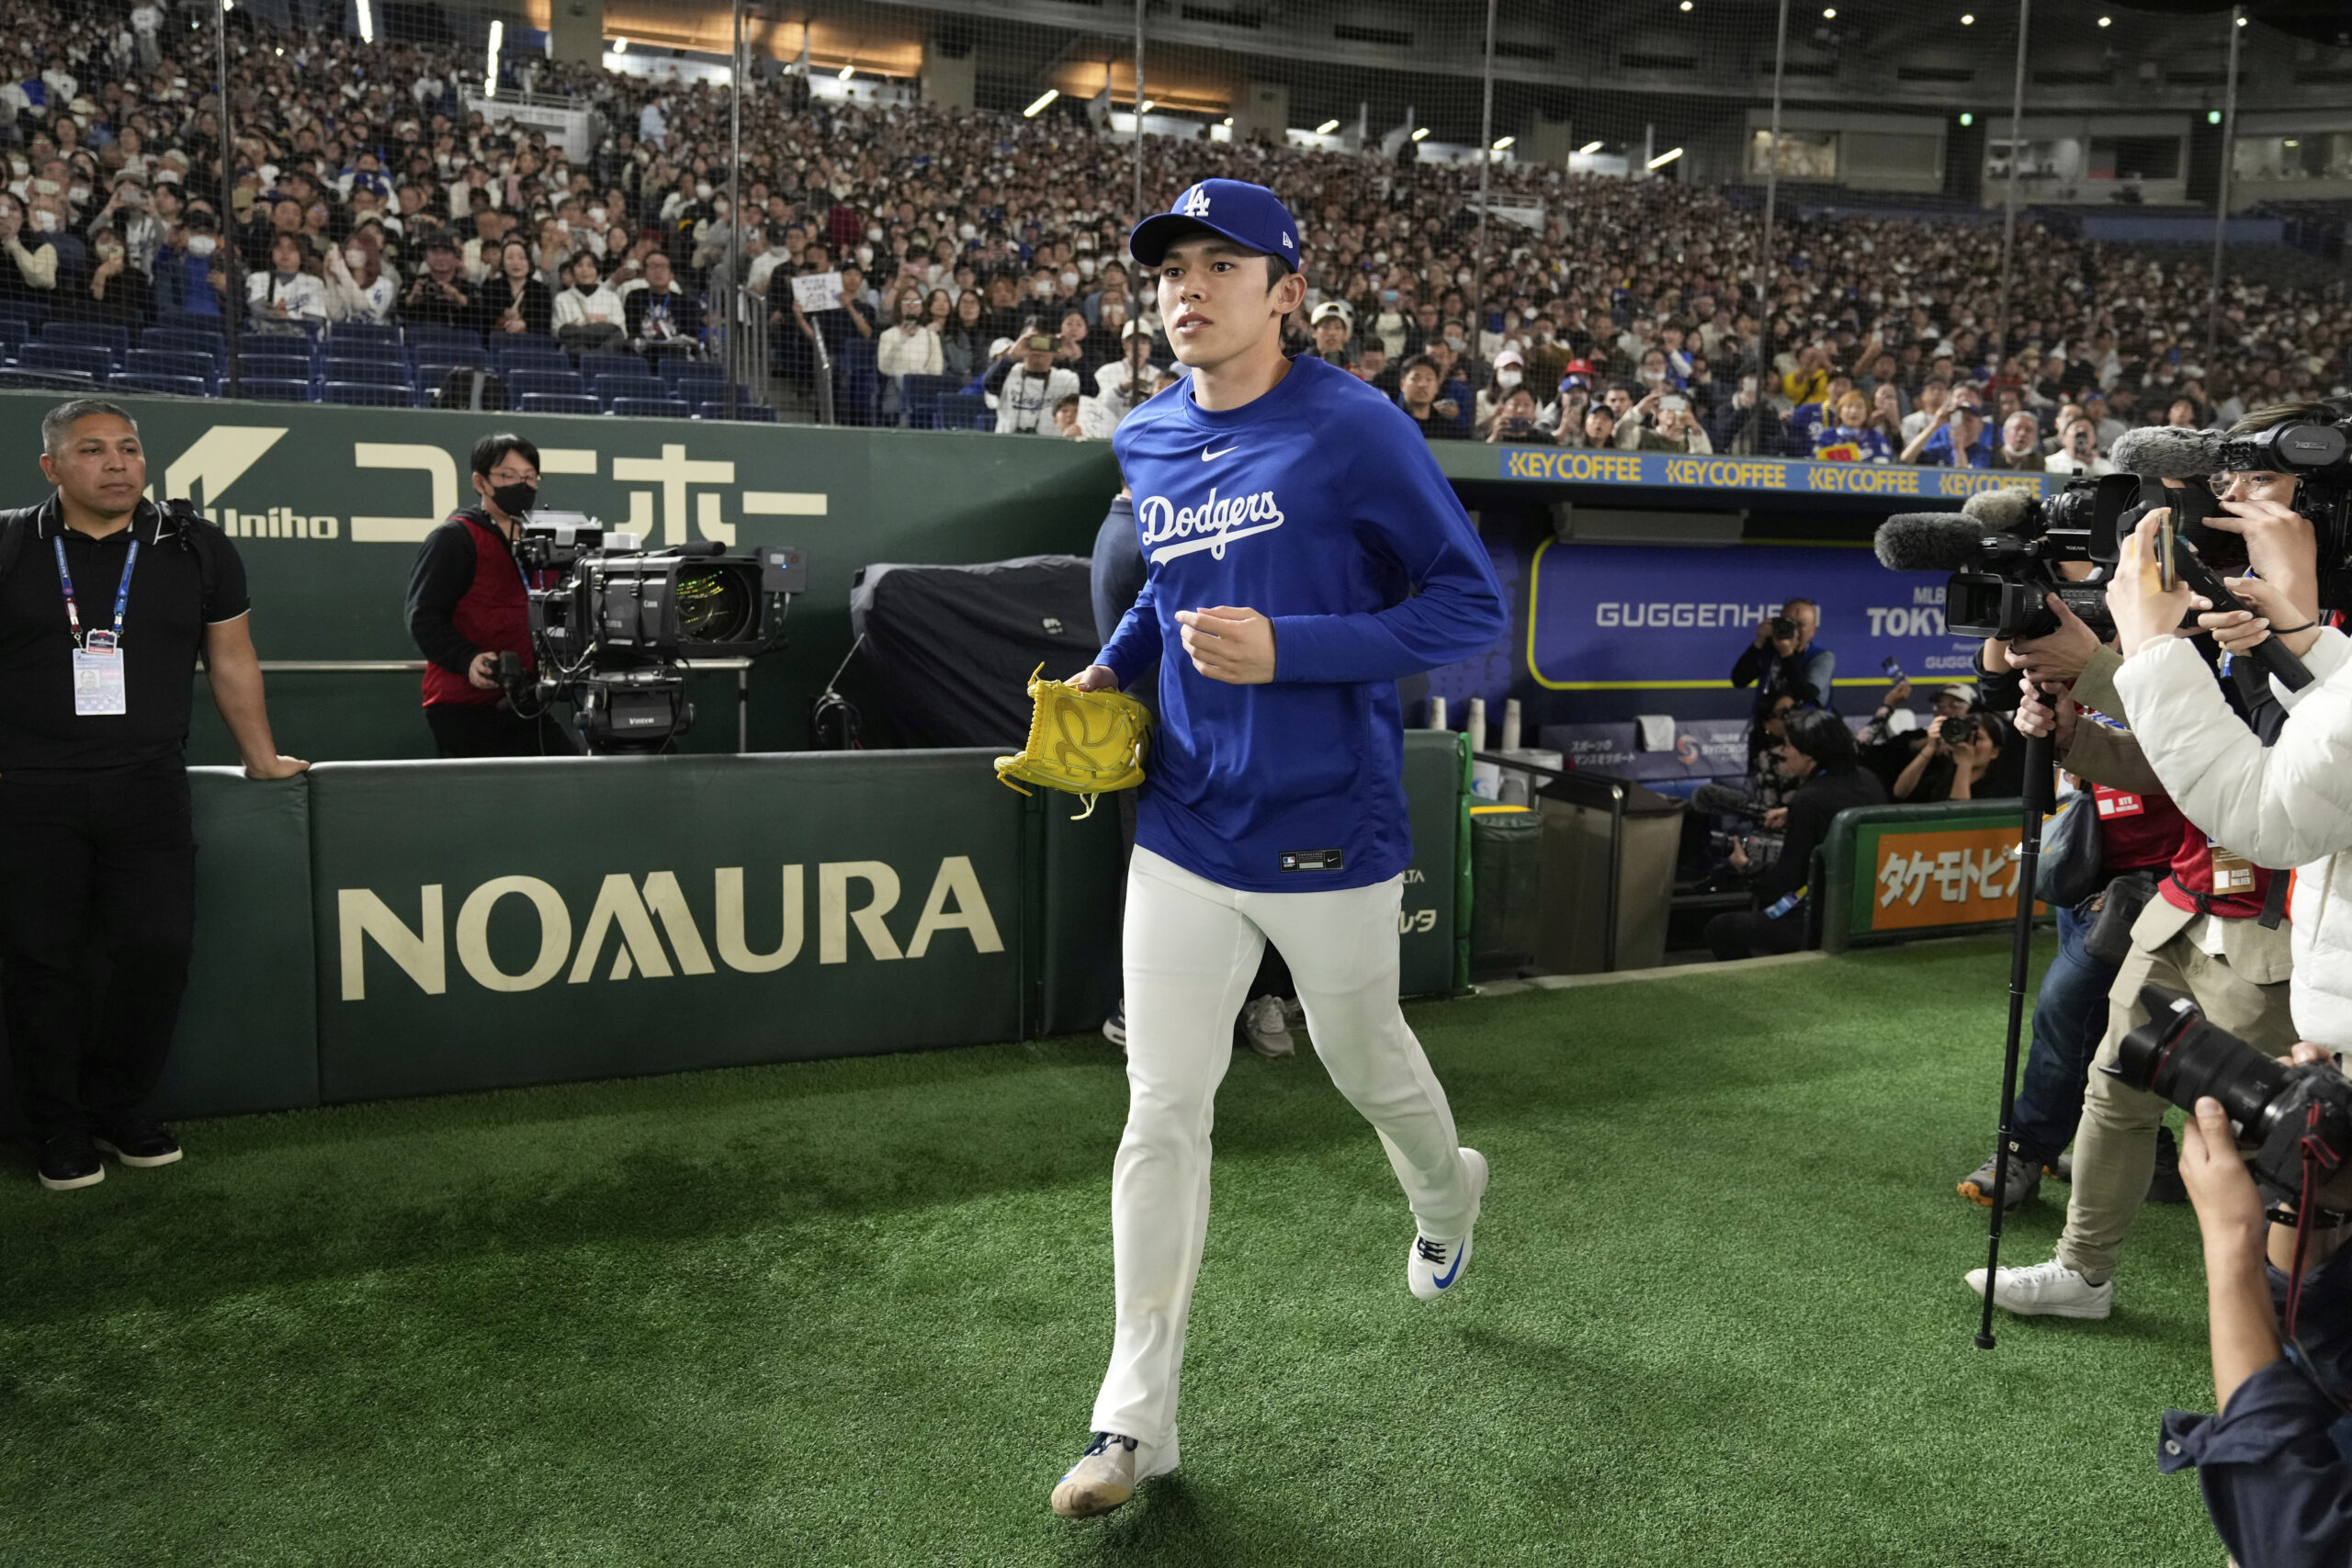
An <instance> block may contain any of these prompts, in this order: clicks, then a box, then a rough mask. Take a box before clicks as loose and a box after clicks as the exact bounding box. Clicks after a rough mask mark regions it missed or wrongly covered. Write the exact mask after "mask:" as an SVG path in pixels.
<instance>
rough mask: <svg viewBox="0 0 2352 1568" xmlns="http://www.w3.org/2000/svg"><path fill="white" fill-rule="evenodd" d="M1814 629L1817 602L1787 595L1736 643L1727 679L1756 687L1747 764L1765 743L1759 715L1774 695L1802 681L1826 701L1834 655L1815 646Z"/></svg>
mask: <svg viewBox="0 0 2352 1568" xmlns="http://www.w3.org/2000/svg"><path fill="white" fill-rule="evenodd" d="M1820 631H1821V606H1820V605H1818V604H1815V603H1814V602H1813V601H1812V600H1810V599H1792V600H1790V601H1789V602H1788V603H1787V604H1783V605H1781V613H1780V614H1779V615H1767V616H1765V617H1764V618H1763V620H1761V621H1760V622H1758V624H1757V627H1756V638H1755V640H1754V641H1753V642H1751V643H1750V644H1748V646H1747V647H1746V648H1744V649H1740V652H1739V658H1738V660H1736V661H1735V662H1734V663H1733V665H1732V667H1731V683H1732V684H1733V685H1735V686H1754V687H1755V688H1756V708H1755V712H1754V713H1753V714H1752V715H1751V716H1750V719H1749V724H1748V731H1747V757H1748V761H1749V762H1750V763H1751V764H1753V762H1754V761H1755V760H1756V754H1757V753H1758V751H1760V750H1763V749H1764V747H1765V746H1766V745H1767V744H1769V742H1768V740H1767V739H1766V737H1765V734H1764V720H1765V718H1766V716H1769V715H1770V713H1771V711H1772V705H1773V702H1774V700H1775V699H1776V698H1778V697H1780V696H1781V694H1784V693H1788V692H1792V691H1794V690H1795V689H1796V688H1797V687H1798V686H1800V685H1803V686H1809V687H1811V688H1812V689H1813V693H1814V699H1815V700H1816V701H1818V702H1819V703H1820V704H1821V705H1822V706H1824V707H1829V706H1831V703H1830V699H1829V689H1830V682H1832V681H1833V680H1834V679H1835V678H1836V676H1837V674H1838V656H1837V655H1836V654H1835V653H1832V652H1831V651H1830V650H1829V649H1826V648H1821V647H1817V646H1815V642H1814V640H1813V639H1814V638H1815V636H1817V635H1818V634H1819V633H1820Z"/></svg>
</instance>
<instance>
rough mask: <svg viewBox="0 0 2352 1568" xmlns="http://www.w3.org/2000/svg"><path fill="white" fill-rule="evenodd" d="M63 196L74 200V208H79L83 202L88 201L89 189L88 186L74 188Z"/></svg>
mask: <svg viewBox="0 0 2352 1568" xmlns="http://www.w3.org/2000/svg"><path fill="white" fill-rule="evenodd" d="M65 194H66V195H68V196H70V197H73V198H74V206H76V207H79V206H81V205H82V204H83V203H84V202H85V201H87V200H89V199H90V187H89V186H74V187H73V188H72V189H71V190H69V191H67V192H66V193H65Z"/></svg>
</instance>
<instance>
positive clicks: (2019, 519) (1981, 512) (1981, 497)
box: [1960, 486, 2034, 534]
mask: <svg viewBox="0 0 2352 1568" xmlns="http://www.w3.org/2000/svg"><path fill="white" fill-rule="evenodd" d="M2033 509H2034V497H2033V494H2032V492H2031V491H2027V490H2024V489H2022V488H2019V487H2015V486H2004V487H2002V488H2001V489H1999V490H1985V491H1977V492H1976V493H1975V494H1974V495H1972V496H1970V497H1969V498H1968V502H1967V504H1966V505H1964V506H1962V508H1961V509H1960V514H1961V515H1962V516H1963V517H1967V518H1972V519H1973V520H1974V522H1975V524H1976V525H1977V527H1978V528H1979V529H1980V530H1981V531H1983V532H1985V533H1987V534H2018V533H2022V532H2024V530H2025V528H2026V527H2027V525H2029V524H2030V523H2031V522H2032V521H2033Z"/></svg>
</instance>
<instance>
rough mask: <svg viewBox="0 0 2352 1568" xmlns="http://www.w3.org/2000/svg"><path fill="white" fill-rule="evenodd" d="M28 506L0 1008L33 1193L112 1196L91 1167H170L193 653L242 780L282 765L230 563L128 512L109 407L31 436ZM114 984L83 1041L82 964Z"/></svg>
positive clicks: (9, 566) (183, 526)
mask: <svg viewBox="0 0 2352 1568" xmlns="http://www.w3.org/2000/svg"><path fill="white" fill-rule="evenodd" d="M41 445H42V447H43V451H42V454H41V459H40V467H41V473H42V475H43V477H45V478H46V479H48V480H49V481H50V482H51V484H53V485H55V486H56V487H57V489H56V493H55V494H53V495H52V496H51V498H50V499H49V500H48V501H46V502H42V503H41V504H40V505H39V506H30V507H25V508H22V509H20V510H17V511H13V512H8V513H0V1005H5V1007H6V1020H7V1028H8V1043H9V1049H10V1055H11V1057H12V1059H13V1066H14V1068H15V1077H16V1086H17V1100H18V1103H19V1104H20V1105H21V1106H22V1108H23V1111H24V1115H25V1119H26V1121H27V1122H29V1123H30V1125H31V1130H32V1134H33V1137H34V1139H35V1141H36V1142H37V1143H38V1145H39V1152H40V1181H41V1185H42V1186H44V1187H47V1188H50V1189H51V1190H57V1191H64V1190H70V1189H74V1188H78V1187H87V1186H90V1185H91V1184H93V1183H95V1182H97V1181H100V1180H103V1179H105V1176H106V1168H105V1167H104V1166H103V1165H101V1164H100V1163H99V1160H98V1154H99V1151H101V1150H104V1151H105V1152H107V1153H110V1154H112V1155H114V1156H115V1157H116V1158H118V1159H119V1160H120V1161H122V1163H123V1164H125V1165H127V1166H160V1165H169V1164H171V1163H172V1162H173V1161H175V1160H176V1159H178V1158H179V1157H180V1147H179V1145H178V1144H177V1143H176V1142H175V1141H174V1140H173V1138H172V1135H171V1133H170V1132H169V1130H167V1129H166V1128H165V1127H164V1124H163V1123H162V1122H159V1121H157V1120H156V1119H155V1118H154V1116H153V1114H152V1113H151V1111H150V1110H149V1101H150V1099H151V1097H152V1096H153V1093H154V1089H155V1085H156V1083H157V1081H158V1080H159V1079H160V1078H161V1077H163V1072H164V1062H165V1059H166V1057H167V1056H168V1055H169V1053H170V1050H171V1043H172V1031H173V1028H174V1026H175V1024H176V1023H177V1021H178V1019H179V1008H180V999H181V997H182V994H183V993H184V992H185V991H186V990H187V970H188V958H189V953H190V952H191V949H192V947H193V943H194V937H195V926H196V836H195V829H194V826H193V823H192V820H191V816H190V810H189V800H188V783H187V760H186V757H185V755H184V753H185V750H186V748H187V726H188V710H189V705H190V702H191V700H192V698H193V695H194V692H195V680H194V677H195V673H196V665H197V660H198V657H199V656H201V657H202V659H203V660H204V664H205V668H206V671H207V674H208V676H209V682H210V685H211V687H212V700H213V702H214V704H215V705H218V706H219V708H220V717H221V719H222V721H223V722H224V723H226V724H227V726H228V728H229V733H230V735H231V736H232V738H233V739H235V741H236V743H237V750H238V751H239V753H240V754H241V755H242V757H243V760H244V764H245V773H246V776H248V777H250V778H256V779H282V778H288V777H290V776H292V775H293V774H295V773H300V772H301V771H302V770H303V769H304V768H306V767H308V766H310V764H309V763H307V762H301V761H296V760H295V759H293V758H291V757H281V756H279V755H278V754H277V742H276V740H275V739H272V738H271V735H270V731H269V715H268V712H267V709H266V706H265V705H264V702H263V697H262V677H261V664H260V661H259V660H258V659H257V658H256V657H255V655H254V645H253V636H252V626H251V624H250V622H249V621H248V619H247V613H248V611H249V609H250V602H249V601H248V600H247V598H246V596H245V573H244V567H243V563H241V562H240V561H239V559H238V558H237V550H236V547H235V546H234V545H232V544H231V543H230V542H229V540H228V539H227V537H226V536H223V535H222V534H221V532H220V530H219V529H218V528H215V527H214V526H212V525H210V524H209V523H207V522H205V521H204V520H203V519H202V518H201V517H198V516H196V515H195V514H194V513H191V512H189V511H187V509H186V508H185V507H184V506H183V507H180V508H175V509H174V510H173V511H170V512H165V511H163V510H160V509H158V508H157V507H156V506H154V505H153V503H151V502H147V501H144V500H142V499H141V496H142V493H143V492H144V491H145V490H146V488H147V457H146V453H145V449H144V448H143V447H141V445H140V441H139V427H138V426H137V425H136V424H134V423H131V419H130V415H129V414H127V413H125V412H123V411H122V410H121V409H120V408H119V407H117V406H116V405H114V404H113V403H109V402H102V401H99V400H96V399H94V398H83V399H76V400H74V401H72V402H67V403H61V404H59V405H58V406H57V407H56V408H53V409H51V410H50V411H49V412H48V414H47V415H45V416H44V417H43V418H42V420H41ZM93 947H96V948H97V949H99V950H100V951H101V952H103V953H104V956H105V959H106V964H107V980H106V991H105V996H104V999H103V1003H102V1007H101V1010H100V1011H99V1012H98V1013H97V1014H96V1021H100V1023H101V1027H99V1028H96V1029H89V1028H86V1027H85V1018H87V1017H89V1016H90V1015H89V1014H88V1012H87V1010H86V1008H85V975H86V972H87V969H88V966H89V958H90V953H91V949H92V948H93Z"/></svg>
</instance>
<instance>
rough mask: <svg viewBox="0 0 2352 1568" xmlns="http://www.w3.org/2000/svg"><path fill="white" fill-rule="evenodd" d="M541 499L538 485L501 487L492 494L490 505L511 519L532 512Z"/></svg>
mask: <svg viewBox="0 0 2352 1568" xmlns="http://www.w3.org/2000/svg"><path fill="white" fill-rule="evenodd" d="M538 499H539V487H538V486H537V485H526V484H511V485H500V486H499V487H498V488H497V489H495V490H493V491H491V492H490V503H491V504H492V506H495V507H497V508H498V510H499V511H501V512H503V513H506V515H507V516H509V517H520V516H521V515H522V514H523V513H526V512H528V511H530V510H531V508H532V506H533V505H534V504H535V503H537V501H538Z"/></svg>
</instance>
